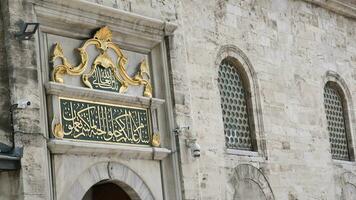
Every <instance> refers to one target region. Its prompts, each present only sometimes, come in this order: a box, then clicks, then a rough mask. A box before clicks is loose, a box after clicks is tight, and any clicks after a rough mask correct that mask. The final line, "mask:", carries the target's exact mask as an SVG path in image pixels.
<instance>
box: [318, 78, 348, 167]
mask: <svg viewBox="0 0 356 200" xmlns="http://www.w3.org/2000/svg"><path fill="white" fill-rule="evenodd" d="M323 84H324V93H323V94H324V111H325V112H324V113H325V118H326V127H327V133H328V136H329V142H330V148H331V156H332V158H333V159H336V160H354V149H353V142H352V141H353V139H352V138H353V137H352V132H353V131H352V126H351V124H352V123H351V122H352V121H354V120H353V119H354V117H353V113H352V112H350V111H351V110H352V98H351V93H350V91H349V90H348V88H347V86H346V83H345V81H344V80H343V79H342V78H341V76H340V75H338V74H337V73H336V72H333V71H328V72H327V73H326V75H325V77H324V82H323Z"/></svg>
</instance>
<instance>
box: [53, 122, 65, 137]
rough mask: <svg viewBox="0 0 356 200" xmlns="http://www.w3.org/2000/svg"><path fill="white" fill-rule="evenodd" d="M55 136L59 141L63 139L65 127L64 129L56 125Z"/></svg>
mask: <svg viewBox="0 0 356 200" xmlns="http://www.w3.org/2000/svg"><path fill="white" fill-rule="evenodd" d="M53 135H54V137H56V138H57V139H63V136H64V132H63V127H62V125H61V124H56V125H54V128H53Z"/></svg>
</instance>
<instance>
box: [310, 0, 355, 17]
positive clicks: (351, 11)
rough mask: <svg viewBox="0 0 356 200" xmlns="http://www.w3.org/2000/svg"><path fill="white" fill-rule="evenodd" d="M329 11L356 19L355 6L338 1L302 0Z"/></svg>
mask: <svg viewBox="0 0 356 200" xmlns="http://www.w3.org/2000/svg"><path fill="white" fill-rule="evenodd" d="M303 1H306V2H309V3H312V4H315V5H318V6H320V7H322V8H325V9H327V10H331V11H333V12H335V13H338V14H340V15H344V16H346V17H350V18H353V19H356V4H353V3H351V2H350V3H346V2H343V1H340V0H303Z"/></svg>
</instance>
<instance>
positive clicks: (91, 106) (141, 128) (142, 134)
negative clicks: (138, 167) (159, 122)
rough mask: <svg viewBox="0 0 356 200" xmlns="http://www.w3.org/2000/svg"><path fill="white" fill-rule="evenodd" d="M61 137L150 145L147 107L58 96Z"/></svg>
mask: <svg viewBox="0 0 356 200" xmlns="http://www.w3.org/2000/svg"><path fill="white" fill-rule="evenodd" d="M60 110H61V123H62V126H63V131H64V138H67V139H76V140H89V141H100V142H111V143H126V144H139V145H149V144H150V124H149V115H148V110H147V109H142V108H132V107H125V106H117V105H110V104H102V103H94V102H89V101H83V100H74V99H67V98H60Z"/></svg>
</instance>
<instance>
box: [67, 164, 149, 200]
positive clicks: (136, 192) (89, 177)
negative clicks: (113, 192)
mask: <svg viewBox="0 0 356 200" xmlns="http://www.w3.org/2000/svg"><path fill="white" fill-rule="evenodd" d="M101 181H110V182H113V183H115V184H117V185H119V186H120V187H121V188H122V189H123V190H124V191H125V192H126V193H127V194H128V195H129V196H130V198H131V199H132V200H154V199H155V198H154V197H153V195H152V192H151V191H150V189H149V188H148V186H147V185H146V183H145V182H144V181H143V180H142V178H141V177H140V176H139V175H138V174H136V173H135V172H134V171H133V170H132V169H130V168H129V167H127V166H126V165H123V164H121V163H117V162H102V163H97V164H95V165H93V166H91V167H89V168H88V169H86V170H85V171H84V172H83V173H82V174H81V175H80V176H79V177H78V178H77V179H76V180H75V181H74V183H73V184H72V185H71V186H70V187H69V188H68V190H67V192H64V193H63V194H62V195H61V197H60V199H61V200H78V199H82V198H83V197H84V195H85V193H86V192H87V191H88V190H89V189H90V188H91V187H92V186H93V185H95V184H96V183H99V182H101Z"/></svg>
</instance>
